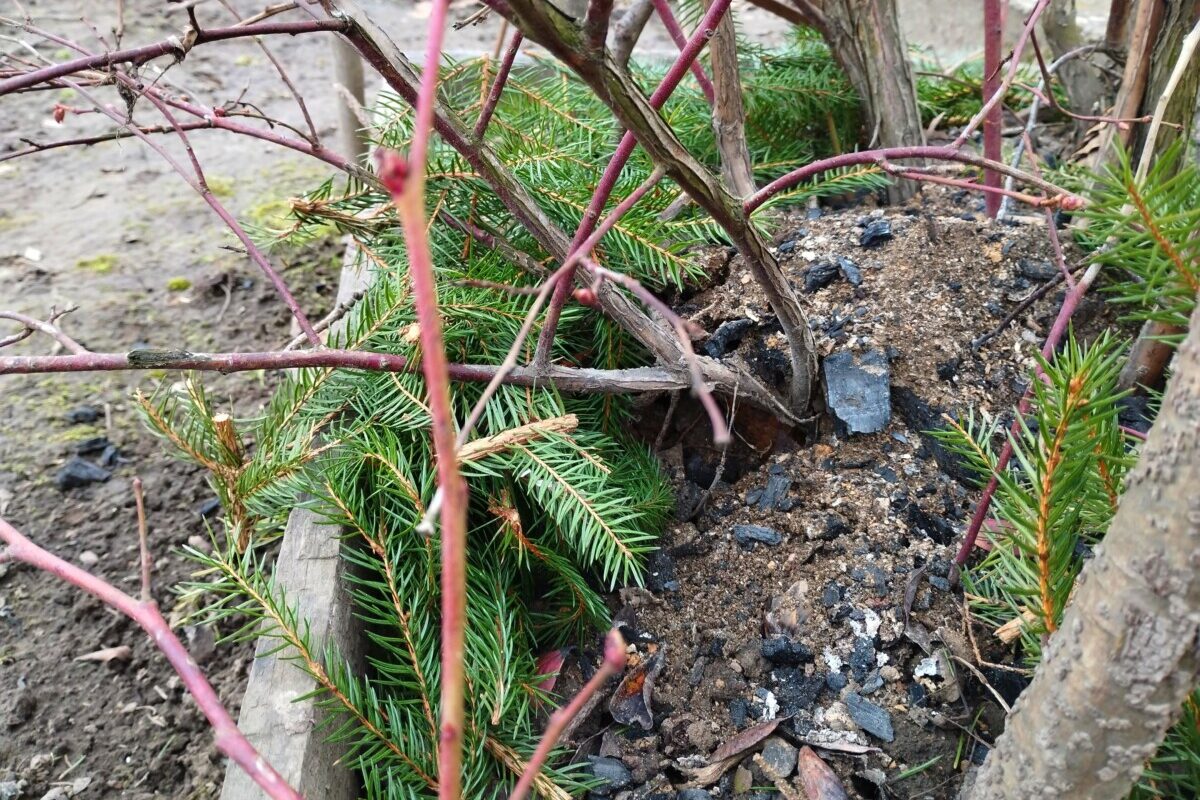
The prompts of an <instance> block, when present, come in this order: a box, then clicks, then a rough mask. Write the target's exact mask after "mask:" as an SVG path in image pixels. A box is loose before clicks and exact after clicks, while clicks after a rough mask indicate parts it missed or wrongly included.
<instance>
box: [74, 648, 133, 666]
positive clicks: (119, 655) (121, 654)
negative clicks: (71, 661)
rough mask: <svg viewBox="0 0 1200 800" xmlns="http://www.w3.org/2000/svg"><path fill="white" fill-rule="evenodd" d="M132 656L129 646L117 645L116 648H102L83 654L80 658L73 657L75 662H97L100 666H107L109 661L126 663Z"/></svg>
mask: <svg viewBox="0 0 1200 800" xmlns="http://www.w3.org/2000/svg"><path fill="white" fill-rule="evenodd" d="M132 656H133V650H132V649H131V648H130V647H129V645H125V644H122V645H117V646H116V647H104V648H101V649H99V650H94V651H92V652H91V653H84V654H83V655H81V656H75V660H76V661H99V662H100V663H101V664H107V663H108V662H110V661H128V660H129V659H130V658H131V657H132Z"/></svg>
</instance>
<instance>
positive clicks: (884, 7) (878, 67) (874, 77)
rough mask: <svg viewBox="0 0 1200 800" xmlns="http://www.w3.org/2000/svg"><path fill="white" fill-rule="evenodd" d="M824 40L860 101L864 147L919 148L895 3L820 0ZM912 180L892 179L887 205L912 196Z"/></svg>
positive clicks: (917, 114)
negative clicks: (916, 146) (821, 2)
mask: <svg viewBox="0 0 1200 800" xmlns="http://www.w3.org/2000/svg"><path fill="white" fill-rule="evenodd" d="M823 9H824V18H825V30H824V31H823V33H824V34H825V39H826V40H827V41H828V42H829V47H830V49H832V50H833V55H834V57H835V58H837V60H838V63H840V64H841V65H842V69H844V70H845V71H846V75H847V77H849V79H850V83H851V84H852V85H853V86H854V88H855V90H856V91H857V92H858V95H859V97H860V98H862V104H863V111H864V114H863V117H864V120H865V124H866V130H865V134H866V136H865V138H866V140H867V145H868V147H900V146H902V145H919V144H923V143H924V141H925V133H924V129H923V128H922V127H921V113H920V111H919V109H918V108H917V90H916V84H915V83H914V82H913V75H912V67H911V66H910V65H909V63H908V53H907V49H906V47H905V43H904V37H903V36H902V35H901V33H900V24H899V22H898V21H897V18H896V0H825V3H824V6H823ZM916 188H917V187H916V183H915V182H914V181H897V182H895V183H893V184H892V187H891V189H889V191H888V199H889V200H891V201H892V202H899V201H902V200H906V199H908V198H909V197H911V196H912V195H913V194H914V193H915V192H916Z"/></svg>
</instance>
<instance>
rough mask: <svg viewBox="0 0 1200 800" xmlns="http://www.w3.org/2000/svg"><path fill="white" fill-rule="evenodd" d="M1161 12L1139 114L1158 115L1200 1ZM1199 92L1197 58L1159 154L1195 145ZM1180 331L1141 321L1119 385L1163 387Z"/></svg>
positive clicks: (1140, 142)
mask: <svg viewBox="0 0 1200 800" xmlns="http://www.w3.org/2000/svg"><path fill="white" fill-rule="evenodd" d="M1162 13H1163V18H1162V21H1161V23H1160V24H1159V26H1158V29H1157V36H1156V37H1155V40H1154V43H1153V45H1152V46H1151V47H1150V52H1149V53H1148V54H1147V55H1148V70H1149V72H1148V74H1145V75H1144V80H1145V91H1144V93H1143V96H1142V97H1141V99H1140V109H1139V115H1145V114H1152V113H1154V111H1155V109H1156V107H1157V105H1158V102H1159V98H1161V97H1162V94H1163V90H1164V88H1165V87H1166V85H1167V82H1168V81H1169V80H1170V78H1171V73H1172V72H1173V71H1174V69H1175V65H1176V63H1177V62H1178V60H1179V53H1180V50H1181V49H1182V47H1183V39H1184V37H1185V36H1186V35H1187V34H1188V32H1189V31H1191V29H1192V26H1193V25H1194V24H1195V21H1196V18H1197V15H1200V0H1171V2H1169V3H1167V4H1166V6H1165V7H1164V8H1163V9H1162ZM1197 92H1200V57H1193V58H1192V60H1191V61H1190V62H1189V63H1188V65H1187V68H1186V71H1185V72H1184V74H1183V79H1182V80H1181V81H1180V83H1179V86H1178V87H1177V88H1176V89H1175V94H1174V95H1172V97H1171V101H1170V102H1169V103H1168V104H1167V108H1166V113H1165V114H1164V115H1163V122H1164V123H1166V124H1164V125H1163V126H1162V127H1161V128H1160V129H1159V131H1158V139H1157V141H1156V143H1155V152H1157V153H1161V152H1163V151H1164V150H1165V149H1166V148H1168V147H1170V146H1171V145H1172V144H1173V143H1175V142H1176V141H1179V139H1180V138H1182V139H1183V141H1184V142H1185V143H1186V144H1185V146H1187V147H1190V146H1191V145H1192V142H1193V140H1194V136H1195V134H1196V119H1197V116H1196V110H1197V103H1196V96H1197ZM1137 127H1138V130H1137V135H1136V136H1135V137H1134V138H1133V141H1132V146H1133V147H1134V150H1133V152H1134V153H1140V152H1141V150H1142V149H1143V148H1144V147H1145V134H1146V128H1147V127H1148V126H1145V125H1141V126H1137ZM1113 156H1115V152H1114V153H1111V154H1110V163H1111V158H1112V157H1113ZM1187 162H1188V159H1187V158H1186V157H1185V158H1183V159H1180V161H1179V162H1178V163H1179V164H1180V165H1183V164H1185V163H1187ZM1178 333H1181V331H1180V330H1179V329H1178V328H1177V327H1176V326H1174V325H1170V324H1168V323H1165V322H1158V321H1155V320H1149V321H1147V322H1146V323H1145V324H1143V325H1142V329H1141V331H1140V332H1139V333H1138V338H1137V341H1136V342H1134V346H1133V350H1132V352H1131V353H1130V356H1129V361H1128V362H1126V365H1125V368H1124V369H1123V370H1122V371H1121V377H1120V386H1121V388H1122V389H1134V388H1137V389H1139V391H1140V390H1141V387H1147V388H1151V389H1157V388H1159V387H1160V386H1161V385H1162V381H1163V373H1164V370H1165V369H1166V367H1167V364H1168V363H1170V360H1171V355H1172V347H1171V345H1170V344H1167V343H1166V342H1163V341H1161V338H1162V337H1164V336H1170V335H1174V334H1178Z"/></svg>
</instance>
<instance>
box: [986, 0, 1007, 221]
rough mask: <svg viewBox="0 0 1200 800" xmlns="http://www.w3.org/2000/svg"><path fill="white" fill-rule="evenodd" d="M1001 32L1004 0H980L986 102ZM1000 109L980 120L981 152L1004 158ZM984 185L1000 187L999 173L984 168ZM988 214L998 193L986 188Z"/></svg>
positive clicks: (994, 89) (994, 80) (996, 206)
mask: <svg viewBox="0 0 1200 800" xmlns="http://www.w3.org/2000/svg"><path fill="white" fill-rule="evenodd" d="M1003 32H1004V9H1003V0H983V101H984V103H985V105H986V104H987V103H988V102H989V101H990V100H991V99H992V98H993V97H995V96H996V95H997V93H998V92H999V91H1000V80H999V79H1000V46H1001V36H1002V35H1003ZM1003 113H1004V112H1003V109H1001V108H1000V104H999V103H996V104H994V105H992V106H991V110H990V111H989V112H988V114H987V116H986V117H984V120H983V155H984V156H985V157H987V158H990V159H991V160H993V161H999V160H1001V158H1003V153H1002V152H1001V148H1000V145H1001V142H1000V128H1001V125H1002V123H1003ZM983 185H984V186H986V187H988V188H989V189H997V188H999V187H1000V173H998V172H994V171H993V170H990V169H989V170H985V171H984V173H983ZM984 203H985V208H986V210H987V215H988V216H989V217H992V218H993V219H995V217H996V212H998V211H999V210H1000V195H998V194H996V193H995V192H988V194H987V196H986V197H984Z"/></svg>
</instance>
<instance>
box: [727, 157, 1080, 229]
mask: <svg viewBox="0 0 1200 800" xmlns="http://www.w3.org/2000/svg"><path fill="white" fill-rule="evenodd" d="M907 159H930V160H934V161H957V162H959V163H962V164H970V165H971V166H974V167H980V168H985V169H991V170H995V171H996V172H999V173H1001V174H1004V175H1011V176H1012V177H1013V178H1015V179H1017V180H1019V181H1021V182H1023V183H1026V184H1028V185H1030V186H1036V187H1038V188H1039V189H1041V190H1042V191H1044V192H1046V193H1047V195H1048V196H1049V197H1048V198H1047V199H1046V200H1042V201H1041V202H1043V203H1044V202H1046V201H1047V200H1048V199H1049V198H1057V199H1056V202H1057V203H1058V204H1059V205H1060V206H1062V207H1063V208H1067V209H1078V208H1080V207H1082V206H1083V202H1084V201H1083V198H1081V197H1078V196H1077V195H1073V194H1070V193H1068V192H1066V191H1065V190H1064V189H1062V188H1060V187H1058V186H1055V185H1054V184H1053V183H1050V182H1049V181H1046V180H1043V179H1042V178H1039V177H1037V176H1036V175H1030V174H1029V173H1028V172H1024V171H1023V170H1019V169H1017V168H1016V167H1010V166H1009V165H1007V164H1003V163H1001V162H999V161H992V160H991V159H987V158H983V157H981V156H977V155H975V154H973V153H969V152H965V151H963V150H960V149H959V148H958V147H955V146H953V145H951V146H946V147H939V146H934V145H919V146H914V147H886V148H881V149H879V150H862V151H859V152H856V153H842V154H841V155H837V156H832V157H830V158H826V159H824V160H821V161H814V162H812V163H811V164H808V165H806V166H803V167H800V168H798V169H794V170H792V171H791V172H789V173H787V174H786V175H783V176H782V177H779V178H776V179H775V180H773V181H771V182H770V183H768V184H767V185H766V186H764V187H763V188H761V189H759V190H758V191H757V192H755V193H754V194H753V195H752V196H751V197H750V198H749V199H747V200H746V204H745V208H746V213H747V214H751V213H753V212H754V211H755V210H756V209H758V208H759V207H761V206H762V205H763V203H765V202H767V201H768V200H770V199H771V198H772V197H774V196H775V195H777V194H779V193H781V192H785V191H787V190H789V189H792V188H795V187H796V186H799V185H800V184H802V183H804V182H805V181H807V180H810V179H811V178H814V177H816V176H817V175H820V174H821V173H822V172H828V171H829V170H834V169H841V168H843V167H851V166H855V165H857V164H876V165H878V166H880V167H882V166H883V165H884V164H885V163H887V162H889V161H903V160H907Z"/></svg>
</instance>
